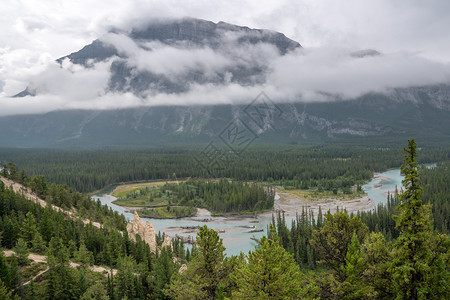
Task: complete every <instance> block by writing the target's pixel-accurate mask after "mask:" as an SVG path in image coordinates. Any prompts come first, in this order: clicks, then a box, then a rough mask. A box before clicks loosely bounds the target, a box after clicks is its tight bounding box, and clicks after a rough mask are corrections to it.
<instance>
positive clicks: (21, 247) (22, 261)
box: [13, 238, 30, 266]
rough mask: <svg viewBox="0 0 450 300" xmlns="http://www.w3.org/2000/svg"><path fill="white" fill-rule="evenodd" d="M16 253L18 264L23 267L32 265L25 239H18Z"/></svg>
mask: <svg viewBox="0 0 450 300" xmlns="http://www.w3.org/2000/svg"><path fill="white" fill-rule="evenodd" d="M13 250H14V252H15V253H16V254H15V255H16V258H17V262H18V263H19V265H21V266H26V265H28V264H29V263H30V260H29V259H28V253H29V251H28V247H27V243H26V242H25V241H24V240H23V239H21V238H20V239H18V240H17V244H16V246H15V247H14V249H13Z"/></svg>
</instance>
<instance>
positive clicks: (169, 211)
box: [113, 179, 275, 218]
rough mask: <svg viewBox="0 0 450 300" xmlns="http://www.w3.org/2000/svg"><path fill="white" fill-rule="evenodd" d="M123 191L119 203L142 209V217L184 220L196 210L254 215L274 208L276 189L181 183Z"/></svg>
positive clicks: (238, 184) (224, 183)
mask: <svg viewBox="0 0 450 300" xmlns="http://www.w3.org/2000/svg"><path fill="white" fill-rule="evenodd" d="M123 190H124V189H123V188H122V191H121V192H115V193H113V195H115V196H117V197H119V199H118V200H116V201H114V203H115V204H118V205H122V206H131V207H133V206H134V207H142V208H140V209H138V212H139V215H140V216H143V217H149V218H180V217H188V216H193V215H195V213H196V212H197V210H196V208H197V207H199V208H206V209H208V210H209V211H211V212H213V213H214V214H246V213H247V214H251V213H254V212H261V211H264V210H268V209H272V208H273V202H274V197H275V192H274V188H273V187H271V186H266V187H262V186H260V185H258V184H254V183H245V182H233V181H229V180H227V179H220V180H217V181H203V180H187V181H185V182H181V183H165V184H161V185H155V184H151V186H145V184H144V185H142V187H140V188H134V189H133V188H132V189H126V187H125V191H123Z"/></svg>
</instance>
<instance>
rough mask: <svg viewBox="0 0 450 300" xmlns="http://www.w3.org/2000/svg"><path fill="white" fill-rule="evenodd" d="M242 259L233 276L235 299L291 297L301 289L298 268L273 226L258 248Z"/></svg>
mask: <svg viewBox="0 0 450 300" xmlns="http://www.w3.org/2000/svg"><path fill="white" fill-rule="evenodd" d="M246 258H247V261H248V262H246V261H245V260H241V262H240V264H239V265H238V267H237V268H236V270H235V272H234V273H233V275H232V277H233V278H234V280H235V281H236V284H237V290H236V291H234V292H233V297H235V298H237V299H244V298H257V299H269V298H270V299H271V298H273V299H293V298H297V297H298V296H299V294H300V292H301V288H300V269H299V266H298V264H297V263H296V262H295V261H294V258H293V257H292V255H291V254H289V253H288V252H286V250H284V248H283V247H282V246H281V245H280V242H279V240H278V236H277V234H276V231H275V229H274V227H271V239H267V238H266V237H263V238H262V239H261V240H260V242H259V249H255V250H254V251H253V252H250V253H249V254H248V255H247V256H246Z"/></svg>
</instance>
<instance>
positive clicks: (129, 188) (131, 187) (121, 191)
mask: <svg viewBox="0 0 450 300" xmlns="http://www.w3.org/2000/svg"><path fill="white" fill-rule="evenodd" d="M176 182H183V181H167V180H166V181H152V182H144V183H133V184H124V185H119V186H118V187H116V188H115V189H114V191H113V192H112V195H113V196H114V197H117V198H124V197H126V195H127V194H128V193H130V192H133V191H135V190H138V189H142V188H146V187H156V186H161V185H164V184H166V183H176Z"/></svg>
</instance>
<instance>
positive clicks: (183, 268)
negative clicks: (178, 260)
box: [178, 264, 187, 274]
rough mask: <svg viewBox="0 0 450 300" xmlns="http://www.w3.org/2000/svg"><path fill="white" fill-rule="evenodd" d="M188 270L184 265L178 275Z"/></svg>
mask: <svg viewBox="0 0 450 300" xmlns="http://www.w3.org/2000/svg"><path fill="white" fill-rule="evenodd" d="M186 270H187V266H186V265H185V264H182V265H181V267H180V269H178V273H179V274H181V273H183V272H184V271H186Z"/></svg>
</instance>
